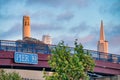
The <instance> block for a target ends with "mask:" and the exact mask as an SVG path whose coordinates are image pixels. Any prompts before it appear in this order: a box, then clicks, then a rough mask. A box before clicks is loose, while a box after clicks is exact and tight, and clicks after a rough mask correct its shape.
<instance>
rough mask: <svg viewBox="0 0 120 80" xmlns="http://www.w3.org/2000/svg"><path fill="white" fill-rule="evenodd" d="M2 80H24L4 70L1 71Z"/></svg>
mask: <svg viewBox="0 0 120 80" xmlns="http://www.w3.org/2000/svg"><path fill="white" fill-rule="evenodd" d="M0 80H22V78H21V77H20V75H19V74H18V73H16V72H11V73H6V72H5V71H4V70H3V69H1V70H0Z"/></svg>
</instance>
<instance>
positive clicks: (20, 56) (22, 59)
mask: <svg viewBox="0 0 120 80" xmlns="http://www.w3.org/2000/svg"><path fill="white" fill-rule="evenodd" d="M14 61H15V62H16V63H26V64H38V55H37V54H32V53H23V52H15V53H14Z"/></svg>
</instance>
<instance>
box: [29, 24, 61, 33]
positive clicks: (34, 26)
mask: <svg viewBox="0 0 120 80" xmlns="http://www.w3.org/2000/svg"><path fill="white" fill-rule="evenodd" d="M31 26H32V27H31V28H32V30H33V31H42V32H43V31H54V30H56V31H57V30H58V31H59V30H61V29H63V28H62V27H61V26H58V25H53V24H31Z"/></svg>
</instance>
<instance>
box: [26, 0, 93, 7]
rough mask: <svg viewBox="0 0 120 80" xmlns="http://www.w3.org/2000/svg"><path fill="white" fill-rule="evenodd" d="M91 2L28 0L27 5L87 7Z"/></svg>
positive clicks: (82, 0)
mask: <svg viewBox="0 0 120 80" xmlns="http://www.w3.org/2000/svg"><path fill="white" fill-rule="evenodd" d="M90 1H91V0H62V1H61V0H27V2H26V4H27V5H37V6H38V5H39V4H40V5H42V4H44V5H48V6H53V7H59V6H61V7H62V6H69V7H70V6H79V7H86V6H88V4H89V3H90Z"/></svg>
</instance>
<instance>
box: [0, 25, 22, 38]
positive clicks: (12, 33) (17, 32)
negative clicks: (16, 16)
mask: <svg viewBox="0 0 120 80" xmlns="http://www.w3.org/2000/svg"><path fill="white" fill-rule="evenodd" d="M20 26H21V25H20V24H15V25H14V26H13V27H12V28H10V29H9V30H8V31H6V32H3V33H2V34H0V39H12V38H13V37H18V36H21V35H22V33H21V32H22V28H21V27H20ZM20 38H21V37H20Z"/></svg>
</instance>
